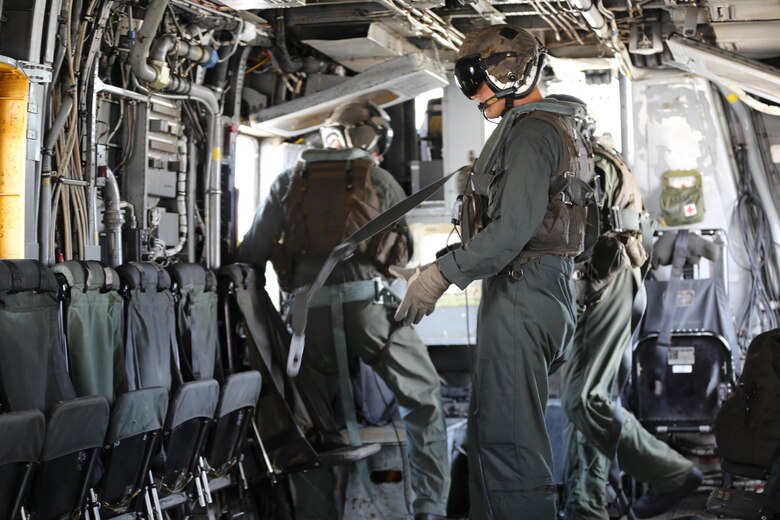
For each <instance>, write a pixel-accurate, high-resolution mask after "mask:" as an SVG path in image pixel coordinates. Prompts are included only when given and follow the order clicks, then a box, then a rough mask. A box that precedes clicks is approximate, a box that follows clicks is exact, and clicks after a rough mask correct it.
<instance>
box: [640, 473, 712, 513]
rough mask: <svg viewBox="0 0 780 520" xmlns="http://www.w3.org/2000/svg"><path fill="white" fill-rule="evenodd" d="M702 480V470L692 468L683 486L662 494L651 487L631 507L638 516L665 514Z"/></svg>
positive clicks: (694, 489)
mask: <svg viewBox="0 0 780 520" xmlns="http://www.w3.org/2000/svg"><path fill="white" fill-rule="evenodd" d="M702 480H704V477H703V476H702V474H701V471H699V469H698V468H692V469H691V471H690V472H689V473H688V475H687V476H686V477H685V482H683V485H682V486H680V487H679V488H677V489H675V490H674V491H670V492H668V493H660V494H659V493H656V492H655V490H654V489H652V488H650V492H649V493H647V494H646V495H644V496H642V497H639V499H638V500H637V501H636V502H634V503H633V504H631V509H633V510H634V514H636V516H637V518H650V517H653V516H658V515H660V514H663V513H665V512H667V511H669V510H670V509H671V508H673V507H674V506H675V505H677V503H678V502H679V501H680V500H682V499H683V498H685V497H687V496H688V495H690V494H691V493H693V492H694V491H696V488H698V487H699V486H701V483H702Z"/></svg>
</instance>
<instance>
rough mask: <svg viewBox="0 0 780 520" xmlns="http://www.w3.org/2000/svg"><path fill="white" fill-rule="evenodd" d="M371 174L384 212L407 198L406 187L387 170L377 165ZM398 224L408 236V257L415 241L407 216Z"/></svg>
mask: <svg viewBox="0 0 780 520" xmlns="http://www.w3.org/2000/svg"><path fill="white" fill-rule="evenodd" d="M371 175H372V176H371V180H372V182H373V183H374V188H376V191H377V193H378V194H379V198H380V199H381V200H380V208H379V209H380V210H381V211H382V212H385V211H387V210H388V209H390V208H392V207H393V206H395V205H396V204H398V203H399V202H401V201H402V200H404V199H405V198H406V193H405V192H404V189H403V188H402V187H401V185H400V184H399V183H398V181H397V180H395V177H393V176H392V175H391V174H390V172H388V171H387V170H385V169H383V168H380V167H378V166H377V167H375V168H374V169H373V170H372V172H371ZM396 226H397V227H400V228H401V230H402V233H403V235H404V236H405V237H406V243H407V247H408V257H411V256H412V254H413V251H414V242H413V240H412V234H411V232H410V231H409V226H408V225H407V223H406V217H401V218H400V219H399V220H398V222H397V223H396ZM407 260H408V259H407Z"/></svg>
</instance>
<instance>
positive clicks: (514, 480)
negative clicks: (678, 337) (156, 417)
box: [439, 117, 576, 520]
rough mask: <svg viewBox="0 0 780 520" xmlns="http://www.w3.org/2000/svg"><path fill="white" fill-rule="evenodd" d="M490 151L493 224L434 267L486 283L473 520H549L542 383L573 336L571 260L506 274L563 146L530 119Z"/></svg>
mask: <svg viewBox="0 0 780 520" xmlns="http://www.w3.org/2000/svg"><path fill="white" fill-rule="evenodd" d="M497 132H499V129H497V130H496V131H495V132H494V135H496V133H497ZM491 146H501V147H502V149H501V152H500V155H499V158H498V160H499V162H500V164H501V165H503V166H500V167H499V168H497V170H496V172H497V173H496V174H495V176H494V178H493V179H492V181H491V183H490V188H489V202H488V210H487V212H488V217H489V218H490V223H489V224H488V225H487V226H486V227H485V228H484V229H483V230H482V231H481V232H480V233H478V234H477V235H476V236H475V237H474V238H472V239H471V241H469V242H468V243H467V244H466V245H465V246H464V247H462V248H461V249H458V250H456V251H453V252H451V253H449V254H448V255H446V256H444V257H442V258H441V259H440V260H439V268H440V269H441V271H442V273H443V274H444V276H446V277H447V279H448V280H450V281H451V282H452V283H454V284H456V285H457V286H458V287H460V288H461V289H463V288H465V287H466V286H467V285H468V284H469V283H471V282H472V281H473V280H476V279H483V285H482V301H481V303H480V308H479V317H478V320H479V321H478V328H477V353H476V356H477V361H476V368H475V378H474V391H473V395H472V403H471V404H472V413H471V414H470V415H469V436H468V454H469V494H470V501H471V513H470V518H473V519H480V520H481V519H484V518H493V519H495V520H515V519H519V518H528V519H535V520H536V519H538V520H545V519H550V520H551V519H553V518H555V486H554V481H553V474H552V468H553V463H552V451H551V448H550V441H549V438H548V436H547V429H546V426H545V422H544V414H545V408H546V405H547V398H548V380H547V377H548V374H549V373H550V371H551V370H552V369H553V368H554V365H556V364H557V362H559V361H560V360H561V359H563V355H564V351H565V349H566V347H567V345H568V344H569V343H570V341H571V338H572V336H573V334H574V327H575V321H576V316H575V312H576V302H575V294H574V286H573V281H572V270H573V260H572V259H571V258H568V257H562V256H552V255H544V256H542V257H541V259H540V260H539V261H538V262H532V263H529V264H526V265H525V266H524V267H523V274H522V276H516V277H513V276H509V275H508V274H506V273H507V270H506V267H507V266H508V265H509V264H510V263H511V262H512V260H514V259H515V258H516V257H517V256H518V254H519V253H520V252H521V251H522V250H523V248H524V247H525V245H526V244H527V243H528V241H529V240H530V239H531V238H532V237H533V236H534V235H535V233H536V231H537V229H538V228H539V227H540V225H541V224H542V221H543V218H544V215H545V213H546V210H547V206H548V203H549V200H550V197H549V188H550V179H551V177H552V175H554V174H555V173H556V171H557V170H558V167H559V165H560V162H561V160H562V157H563V143H562V142H561V138H560V137H559V134H558V132H557V131H556V130H555V128H554V127H553V126H552V125H550V124H549V123H546V122H544V121H541V120H539V119H537V118H530V117H529V118H524V119H521V120H520V121H518V122H517V123H515V124H514V126H513V127H512V129H511V130H510V131H509V132H508V134H506V138H505V142H504V143H492V142H489V143H488V145H486V147H485V150H483V152H482V153H486V150H488V149H489V147H491Z"/></svg>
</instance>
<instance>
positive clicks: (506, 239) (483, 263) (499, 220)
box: [439, 118, 563, 289]
mask: <svg viewBox="0 0 780 520" xmlns="http://www.w3.org/2000/svg"><path fill="white" fill-rule="evenodd" d="M504 150H505V151H504V155H503V164H504V165H505V170H504V172H503V173H501V172H499V173H497V174H496V176H495V177H494V179H493V180H492V181H491V185H490V189H489V202H488V214H489V216H490V217H491V219H492V220H491V222H490V223H489V224H488V225H487V226H485V229H483V230H482V231H481V232H480V233H478V234H477V235H476V236H475V237H474V238H472V240H471V241H469V242H468V243H467V244H466V245H465V246H463V247H462V248H460V249H458V250H455V251H453V252H451V253H448V254H447V255H445V256H443V257H442V258H441V259H440V260H439V268H440V269H441V272H442V274H444V276H446V277H447V279H448V280H449V281H450V282H452V283H454V284H455V285H457V286H458V287H460V288H461V289H465V288H466V286H467V285H468V284H469V283H471V282H472V281H473V280H477V279H481V278H487V277H490V276H493V275H495V274H497V273H499V272H500V271H501V270H502V269H503V268H505V267H506V266H507V265H509V263H510V262H511V261H512V260H514V259H515V258H516V257H517V255H518V254H520V251H522V250H523V248H524V247H525V245H526V244H527V243H528V241H529V240H530V239H531V238H532V237H533V236H534V234H535V233H536V230H537V229H538V228H539V226H540V225H541V223H542V220H543V219H544V214H545V212H546V210H547V204H548V202H549V189H550V178H551V176H552V175H553V174H554V173H555V172H556V171H557V169H558V167H559V165H560V161H561V159H562V157H563V149H562V143H561V140H560V137H559V136H558V133H557V131H556V130H555V129H554V128H553V127H552V126H551V125H550V124H548V123H545V122H544V121H541V120H538V119H533V118H527V119H524V120H523V121H521V122H519V123H518V124H517V125H516V126H515V127H514V128H513V129H512V131H511V132H510V133H509V136H508V137H507V143H506V146H505V148H504Z"/></svg>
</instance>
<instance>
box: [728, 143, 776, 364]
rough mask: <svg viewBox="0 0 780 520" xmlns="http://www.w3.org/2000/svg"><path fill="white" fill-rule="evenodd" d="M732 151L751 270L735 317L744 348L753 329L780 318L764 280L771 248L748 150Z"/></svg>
mask: <svg viewBox="0 0 780 520" xmlns="http://www.w3.org/2000/svg"><path fill="white" fill-rule="evenodd" d="M735 155H736V162H737V170H738V175H739V178H738V183H737V187H738V197H737V208H736V211H735V216H736V218H737V222H738V225H739V226H738V227H739V234H740V238H741V239H742V243H743V245H744V247H745V252H746V253H747V257H748V268H749V270H750V288H749V291H748V296H747V299H746V301H745V305H744V307H743V309H742V312H741V314H740V315H739V318H738V319H737V331H738V336H739V338H740V339H741V340H742V344H741V345H740V346H741V349H742V351H743V352H745V351H746V350H747V347H748V345H749V344H750V340H752V339H753V337H754V336H755V333H757V332H762V331H764V330H770V329H776V328H777V327H778V321H779V320H778V315H777V311H776V310H775V309H774V308H773V307H774V305H773V301H772V298H771V297H770V291H769V289H768V288H767V286H766V284H765V280H766V278H767V273H766V270H767V269H768V268H769V265H768V262H767V260H768V255H770V254H771V251H772V247H771V242H772V238H771V236H770V234H769V223H768V220H767V216H766V213H765V212H764V209H763V205H762V204H761V201H760V200H759V199H758V197H757V196H756V195H755V193H754V187H753V183H752V181H751V179H750V176H749V173H748V165H747V151H746V149H745V146H744V145H743V144H740V145H738V146H737V148H736V151H735Z"/></svg>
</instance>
